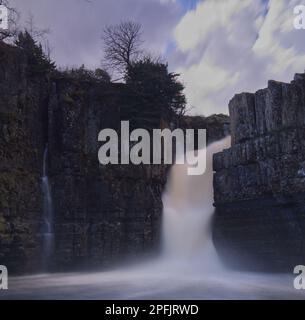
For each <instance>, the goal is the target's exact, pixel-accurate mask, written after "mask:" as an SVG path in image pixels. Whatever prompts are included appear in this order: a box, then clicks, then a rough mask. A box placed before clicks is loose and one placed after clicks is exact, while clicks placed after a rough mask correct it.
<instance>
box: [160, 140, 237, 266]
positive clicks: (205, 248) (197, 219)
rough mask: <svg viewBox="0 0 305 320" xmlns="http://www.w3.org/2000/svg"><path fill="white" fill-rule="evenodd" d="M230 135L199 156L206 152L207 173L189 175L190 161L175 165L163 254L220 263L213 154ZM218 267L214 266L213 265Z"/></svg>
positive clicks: (166, 206)
mask: <svg viewBox="0 0 305 320" xmlns="http://www.w3.org/2000/svg"><path fill="white" fill-rule="evenodd" d="M230 140H231V139H230V137H227V138H225V139H223V140H221V141H219V142H215V143H213V144H211V145H210V146H208V147H207V149H206V150H199V151H198V156H199V157H205V156H206V171H205V173H204V174H203V175H197V176H196V175H193V176H191V175H188V173H187V169H188V167H189V166H188V165H187V164H184V165H179V164H176V165H174V166H173V167H172V170H171V174H170V177H169V182H168V185H167V189H166V192H165V195H164V196H163V204H164V213H163V250H164V251H163V257H164V258H165V259H167V258H176V259H179V260H181V261H183V260H184V261H188V262H189V263H191V264H194V262H195V261H198V262H200V261H202V262H203V264H204V266H205V267H208V265H210V264H213V263H218V261H216V260H217V256H216V253H215V250H214V249H213V244H212V240H211V238H212V237H211V230H210V225H211V223H210V221H211V217H212V214H213V211H214V208H213V163H212V162H213V154H214V153H217V152H220V151H222V150H223V149H225V148H228V147H230V143H231V141H230ZM213 267H214V266H213Z"/></svg>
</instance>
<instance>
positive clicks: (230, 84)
mask: <svg viewBox="0 0 305 320" xmlns="http://www.w3.org/2000/svg"><path fill="white" fill-rule="evenodd" d="M304 2H305V1H304ZM297 4H300V0H270V1H269V3H267V2H266V1H263V0H255V1H253V0H242V1H241V0H217V1H215V0H205V1H202V2H201V3H199V4H198V5H197V7H196V9H195V10H193V11H190V12H188V13H187V14H186V15H185V16H184V17H183V18H182V19H181V20H180V22H179V23H178V25H177V26H176V28H175V31H174V38H175V41H176V44H177V52H176V57H179V61H180V66H179V68H178V71H179V72H180V73H181V74H182V79H183V81H184V84H185V85H186V95H187V98H188V102H189V104H190V105H194V106H196V109H195V112H196V113H203V114H210V113H215V112H227V111H228V108H227V105H228V102H229V100H230V99H231V98H232V97H233V95H234V94H235V93H239V92H242V91H250V92H253V91H255V90H257V89H259V88H263V87H265V86H266V84H267V81H268V80H269V79H272V78H273V79H276V80H281V81H290V80H291V78H292V77H293V73H295V72H302V71H303V70H304V66H305V55H304V50H305V41H304V40H303V38H304V36H305V31H304V30H303V31H301V30H295V29H294V28H293V19H294V15H293V7H294V6H295V5H297ZM177 60H178V59H177Z"/></svg>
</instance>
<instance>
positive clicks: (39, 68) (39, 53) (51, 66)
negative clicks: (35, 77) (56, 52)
mask: <svg viewBox="0 0 305 320" xmlns="http://www.w3.org/2000/svg"><path fill="white" fill-rule="evenodd" d="M15 45H16V46H17V47H19V48H21V49H22V50H24V52H25V53H26V55H27V57H28V62H29V65H30V66H31V70H32V72H33V73H46V72H50V71H53V70H55V63H54V62H52V61H51V60H50V58H49V57H48V56H47V55H46V54H45V53H44V52H43V49H42V46H41V44H40V43H39V44H38V43H37V41H35V40H34V39H33V37H32V36H31V35H30V33H29V32H28V31H23V32H19V33H18V36H17V39H16V40H15Z"/></svg>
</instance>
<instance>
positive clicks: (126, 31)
mask: <svg viewBox="0 0 305 320" xmlns="http://www.w3.org/2000/svg"><path fill="white" fill-rule="evenodd" d="M102 39H103V41H104V50H105V55H104V64H105V66H106V67H108V68H111V69H115V70H116V71H118V72H119V73H120V74H123V73H124V72H126V70H127V68H128V67H129V66H130V65H131V63H132V62H133V61H135V60H136V59H138V58H139V57H140V55H141V54H142V49H141V46H142V43H143V41H142V40H141V25H140V24H138V23H134V22H130V21H128V22H122V23H120V24H118V25H113V26H108V27H106V28H105V29H104V32H103V37H102Z"/></svg>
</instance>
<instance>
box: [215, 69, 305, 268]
mask: <svg viewBox="0 0 305 320" xmlns="http://www.w3.org/2000/svg"><path fill="white" fill-rule="evenodd" d="M229 111H230V118H231V135H232V147H231V148H230V149H227V150H224V151H223V152H221V153H219V154H216V155H214V170H215V171H216V173H215V175H214V197H215V206H216V214H215V221H214V242H215V244H216V247H217V248H218V250H219V252H220V253H221V256H222V257H225V260H226V261H227V262H229V263H230V264H231V265H233V266H235V267H236V266H239V267H244V268H247V269H256V270H257V269H262V270H267V269H270V270H272V271H275V270H288V271H290V272H291V271H292V270H293V268H294V266H296V265H297V264H304V263H305V236H304V231H305V201H304V193H305V170H304V163H305V162H304V161H305V144H304V135H305V75H304V74H297V75H296V76H295V79H294V81H292V82H291V83H289V84H287V83H280V82H276V81H269V83H268V88H266V89H263V90H259V91H257V92H256V93H255V94H250V93H242V94H238V95H236V96H235V97H234V98H233V99H232V100H231V101H230V104H229Z"/></svg>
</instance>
